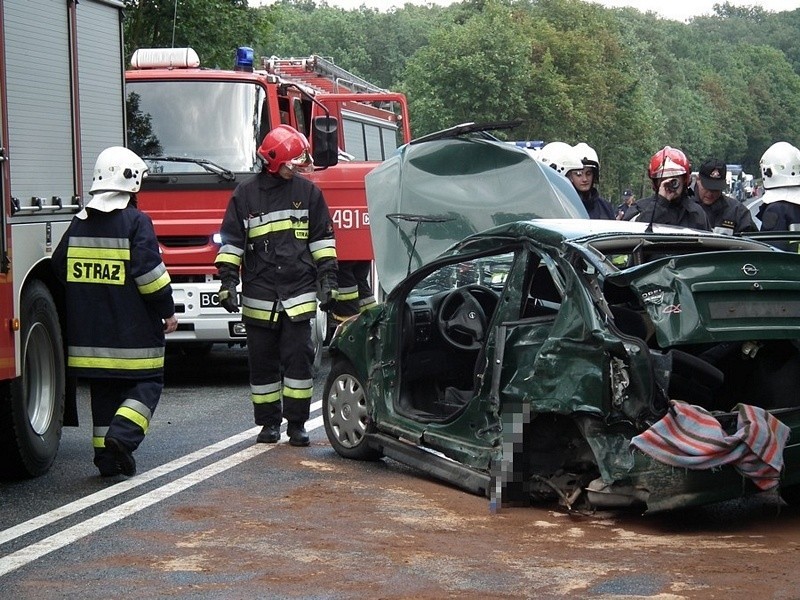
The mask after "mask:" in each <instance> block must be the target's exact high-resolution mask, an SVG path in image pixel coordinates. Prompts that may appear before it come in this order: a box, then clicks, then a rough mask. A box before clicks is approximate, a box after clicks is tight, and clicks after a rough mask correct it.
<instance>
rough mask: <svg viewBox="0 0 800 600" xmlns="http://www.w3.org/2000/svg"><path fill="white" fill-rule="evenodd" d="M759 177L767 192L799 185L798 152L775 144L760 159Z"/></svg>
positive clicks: (785, 144)
mask: <svg viewBox="0 0 800 600" xmlns="http://www.w3.org/2000/svg"><path fill="white" fill-rule="evenodd" d="M760 165H761V176H762V177H763V179H764V188H765V189H767V190H770V189H774V188H780V187H792V186H796V185H800V150H798V149H797V148H795V147H794V146H792V145H791V144H790V143H788V142H775V143H774V144H772V146H770V147H769V148H767V151H766V152H764V154H763V156H762V157H761V162H760Z"/></svg>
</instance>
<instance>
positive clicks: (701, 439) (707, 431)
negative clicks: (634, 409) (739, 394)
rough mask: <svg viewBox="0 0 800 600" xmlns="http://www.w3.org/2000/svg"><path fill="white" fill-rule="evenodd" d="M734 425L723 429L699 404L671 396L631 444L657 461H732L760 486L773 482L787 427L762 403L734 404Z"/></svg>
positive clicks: (703, 465) (694, 464)
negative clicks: (657, 418) (660, 413)
mask: <svg viewBox="0 0 800 600" xmlns="http://www.w3.org/2000/svg"><path fill="white" fill-rule="evenodd" d="M736 408H737V409H738V411H739V417H738V420H737V430H736V433H734V434H733V435H728V434H727V433H725V431H724V430H723V429H722V425H721V424H720V422H719V421H717V419H715V418H714V416H713V415H712V414H711V413H709V412H708V411H707V410H705V409H704V408H701V407H699V406H693V405H691V404H687V403H686V402H681V401H680V400H670V407H669V410H668V411H667V414H666V415H665V416H664V417H663V418H662V419H661V420H660V421H658V422H657V423H655V424H654V425H653V426H652V427H650V428H649V429H648V430H647V431H645V432H644V433H642V434H640V435H637V436H636V437H634V438H633V439H632V440H631V446H632V447H634V448H636V449H638V450H641V451H642V452H644V453H645V454H647V455H648V456H652V457H653V458H654V459H656V460H657V461H659V462H662V463H665V464H668V465H672V466H674V467H684V468H686V469H713V468H715V467H720V466H722V465H728V464H730V465H733V466H734V467H735V468H736V470H737V471H739V472H740V473H741V474H742V475H744V476H745V477H749V478H750V479H752V480H753V482H754V483H755V484H756V485H757V486H758V487H759V488H760V489H762V490H769V489H772V488H774V487H775V486H777V485H778V480H779V478H780V474H781V470H782V469H783V449H784V448H785V447H786V441H787V440H788V439H789V427H787V426H786V425H784V424H783V423H781V422H780V421H779V420H778V419H776V418H775V417H773V416H772V415H771V414H770V413H768V412H767V411H766V410H764V409H763V408H759V407H757V406H750V405H749V404H739V405H737V406H736Z"/></svg>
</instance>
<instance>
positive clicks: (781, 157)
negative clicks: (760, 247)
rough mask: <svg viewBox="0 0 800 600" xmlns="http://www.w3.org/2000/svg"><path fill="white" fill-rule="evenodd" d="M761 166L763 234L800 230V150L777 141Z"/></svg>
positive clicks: (763, 159)
mask: <svg viewBox="0 0 800 600" xmlns="http://www.w3.org/2000/svg"><path fill="white" fill-rule="evenodd" d="M760 166H761V177H762V178H763V182H764V194H763V195H762V196H761V199H762V202H763V205H762V206H761V210H760V211H759V214H758V218H759V219H761V231H800V150H798V149H797V148H796V147H795V146H793V145H792V144H789V143H788V142H776V143H774V144H772V146H770V147H769V148H767V151H766V152H764V154H763V155H762V156H761V161H760ZM787 247H788V246H787Z"/></svg>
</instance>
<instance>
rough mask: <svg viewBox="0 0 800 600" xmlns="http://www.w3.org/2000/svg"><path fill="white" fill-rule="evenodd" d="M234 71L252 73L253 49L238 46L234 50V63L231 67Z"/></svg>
mask: <svg viewBox="0 0 800 600" xmlns="http://www.w3.org/2000/svg"><path fill="white" fill-rule="evenodd" d="M233 70H234V71H252V70H253V49H252V48H248V47H247V46H239V47H238V48H237V49H236V63H235V64H234V66H233Z"/></svg>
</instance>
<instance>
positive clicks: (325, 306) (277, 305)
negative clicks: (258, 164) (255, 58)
mask: <svg viewBox="0 0 800 600" xmlns="http://www.w3.org/2000/svg"><path fill="white" fill-rule="evenodd" d="M258 154H259V156H260V157H261V158H262V159H263V161H264V163H263V169H262V171H261V172H260V173H258V174H257V175H255V176H253V177H251V178H249V179H248V180H246V181H244V182H242V183H241V184H239V185H238V186H237V188H236V189H235V190H234V192H233V196H232V197H231V200H230V202H229V204H228V208H227V210H226V211H225V216H224V217H223V220H222V229H221V232H220V233H221V236H222V246H221V247H220V249H219V253H218V254H217V258H216V261H215V262H216V266H217V270H218V271H219V276H220V279H221V280H222V286H221V288H220V292H219V297H220V303H221V304H222V306H223V307H224V308H225V310H227V311H228V312H232V313H233V312H239V306H238V303H237V292H236V286H237V285H238V283H239V274H240V272H241V280H242V298H241V305H242V320H243V321H244V323H245V324H246V325H247V350H248V358H249V364H250V398H251V400H252V402H253V413H254V417H255V422H256V424H257V425H261V426H262V429H261V432H260V433H259V434H258V437H257V438H256V441H257V442H259V443H266V444H274V443H276V442H277V441H278V440H279V439H280V425H281V421H282V418H285V419H286V421H287V422H288V425H287V428H286V433H287V435H288V436H289V443H290V444H291V445H293V446H307V445H308V443H309V439H308V433H307V432H306V430H305V422H306V420H307V419H308V416H309V409H310V404H311V395H312V391H313V387H312V384H313V380H312V366H313V362H314V349H313V346H312V342H311V323H310V319H311V318H312V317H314V316H315V315H316V310H317V299H318V298H319V300H320V308H321V309H322V310H329V309H331V308H332V307H333V305H334V303H335V301H336V296H337V278H336V271H337V262H336V242H335V240H334V236H333V223H332V221H331V217H330V213H329V212H328V207H327V205H326V204H325V199H324V198H323V196H322V192H321V191H320V189H319V188H318V187H317V186H316V185H315V184H314V183H313V182H311V181H310V180H308V179H306V178H305V177H302V176H297V175H296V174H297V173H307V172H310V171H312V170H313V161H312V160H311V155H310V154H309V144H308V140H306V138H305V136H303V134H301V133H300V132H298V131H297V130H295V129H293V128H291V127H289V126H288V125H279V126H277V127H276V128H274V129H273V130H271V131H270V132H269V133H268V134H267V135H266V136H265V137H264V140H263V141H262V142H261V145H260V146H259V148H258Z"/></svg>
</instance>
